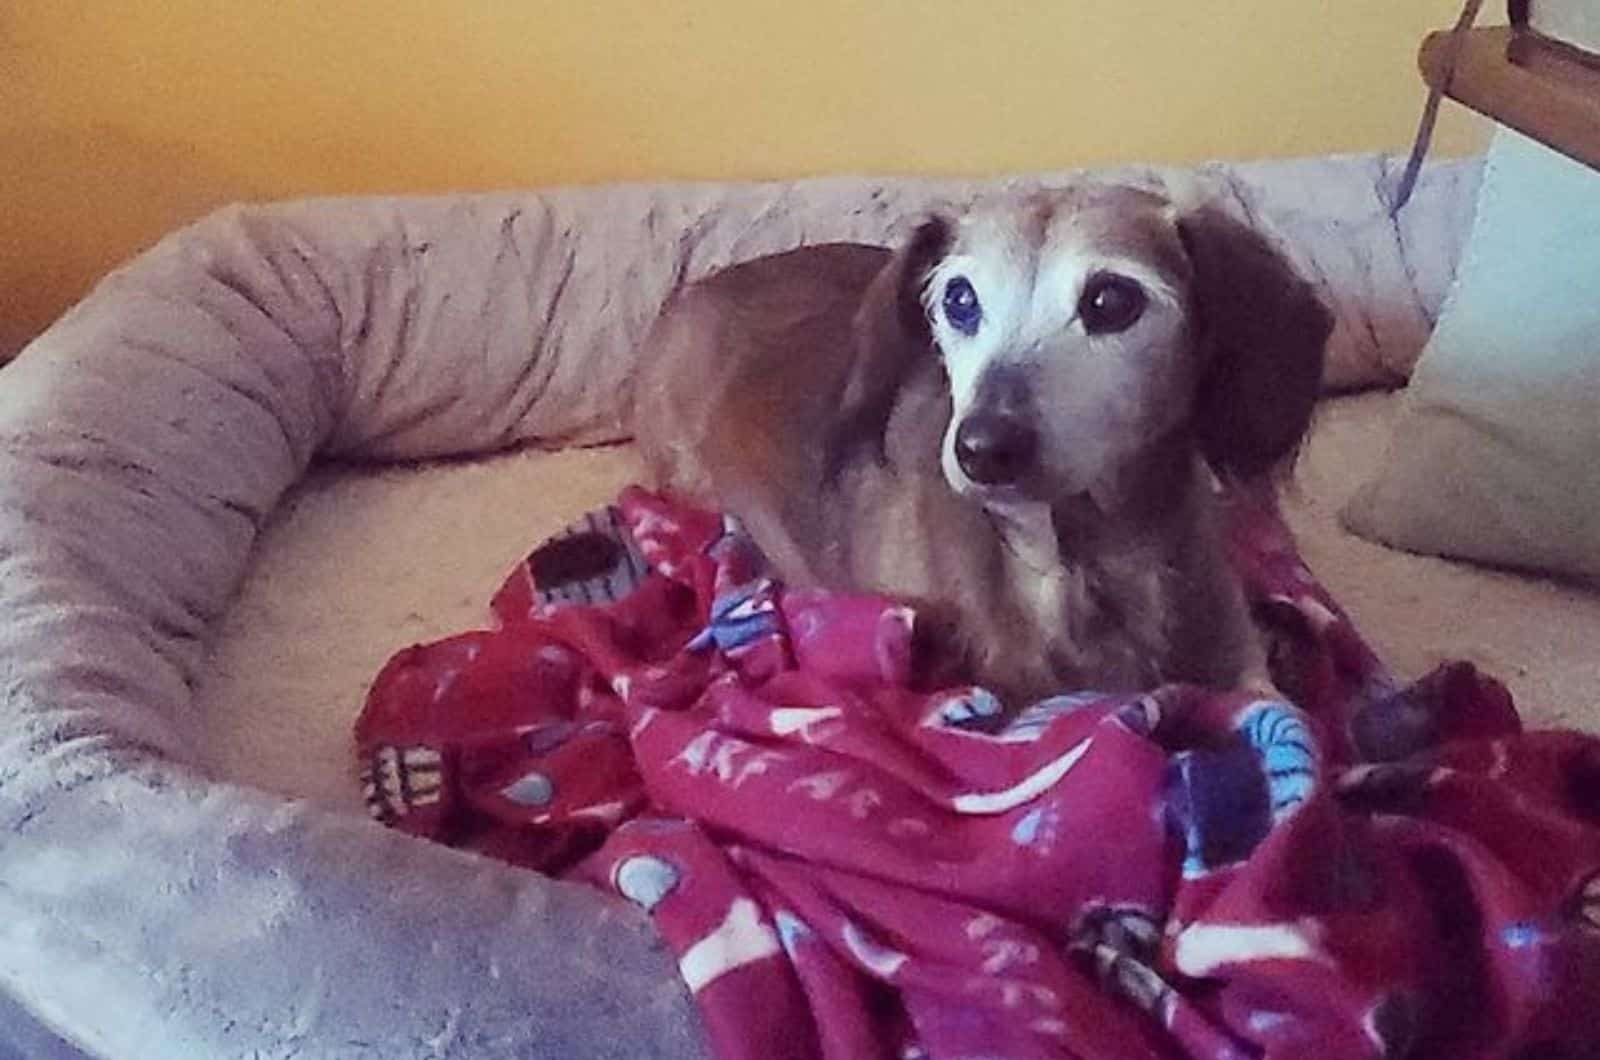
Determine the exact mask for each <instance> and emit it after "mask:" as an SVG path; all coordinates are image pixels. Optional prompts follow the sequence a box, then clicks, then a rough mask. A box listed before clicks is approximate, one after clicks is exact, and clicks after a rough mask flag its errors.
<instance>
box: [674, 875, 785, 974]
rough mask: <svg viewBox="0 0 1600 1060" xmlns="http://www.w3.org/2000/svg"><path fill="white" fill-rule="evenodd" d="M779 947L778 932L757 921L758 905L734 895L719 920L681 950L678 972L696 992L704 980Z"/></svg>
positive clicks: (750, 961)
mask: <svg viewBox="0 0 1600 1060" xmlns="http://www.w3.org/2000/svg"><path fill="white" fill-rule="evenodd" d="M780 948H781V946H780V943H779V942H778V936H777V935H776V934H775V933H774V932H773V931H772V929H771V928H769V927H767V925H765V924H763V923H762V922H761V907H760V906H758V905H756V903H755V902H753V901H751V900H750V899H748V898H736V899H734V901H733V904H732V905H730V906H729V907H728V915H727V917H725V918H724V919H723V921H722V924H721V925H720V926H718V927H717V928H716V930H714V931H712V932H711V934H709V935H707V936H706V937H705V938H703V939H701V940H700V941H699V942H696V943H695V944H694V945H693V946H690V947H689V948H688V949H687V950H685V951H684V953H683V957H682V958H680V959H679V961H678V972H679V974H680V975H682V976H683V981H684V983H685V984H687V985H688V987H689V990H690V992H691V993H696V994H698V993H699V992H700V990H701V989H702V988H703V987H705V986H706V984H708V983H711V982H713V981H715V980H716V979H718V978H720V977H721V976H723V975H725V974H726V973H728V972H731V971H733V970H734V969H735V968H740V967H743V966H744V965H746V964H751V963H753V962H755V961H759V960H761V959H762V958H763V957H770V956H772V955H773V954H775V953H777V952H778V950H779V949H780Z"/></svg>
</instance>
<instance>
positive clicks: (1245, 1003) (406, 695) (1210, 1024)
mask: <svg viewBox="0 0 1600 1060" xmlns="http://www.w3.org/2000/svg"><path fill="white" fill-rule="evenodd" d="M1228 510H1229V513H1230V518H1231V534H1232V541H1233V559H1234V562H1235V564H1236V565H1237V568H1238V570H1239V572H1240V575H1241V577H1242V578H1243V580H1244V583H1245V585H1246V588H1247V591H1248V594H1249V596H1250V598H1251V601H1252V604H1253V606H1254V608H1255V612H1256V614H1257V616H1258V618H1259V620H1260V622H1261V623H1262V626H1263V629H1264V630H1265V632H1266V634H1267V635H1268V638H1269V643H1270V644H1271V646H1272V652H1271V656H1272V665H1273V671H1274V673H1273V676H1274V679H1275V681H1276V682H1277V683H1278V686H1279V688H1280V689H1281V690H1283V691H1284V692H1285V693H1286V694H1287V696H1288V697H1289V698H1290V699H1292V700H1293V701H1294V702H1293V704H1291V703H1290V702H1287V701H1278V700H1272V699H1263V698H1260V697H1259V696H1252V695H1249V694H1246V693H1243V692H1233V693H1222V692H1217V691H1213V690H1206V689H1200V688H1194V687H1188V686H1170V687H1164V688H1161V689H1158V690H1156V691H1154V692H1152V693H1150V694H1147V695H1141V696H1127V695H1108V694H1101V693H1097V692H1093V691H1071V692H1067V693H1064V694H1062V695H1058V696H1054V697H1051V698H1048V699H1045V700H1043V701H1040V702H1037V703H1032V704H1026V705H1021V704H1002V703H1000V702H999V701H998V700H997V699H996V698H995V696H993V695H992V694H990V693H989V692H988V691H986V690H984V689H982V688H979V687H975V686H971V685H960V684H949V683H945V682H943V681H941V680H938V679H936V678H935V674H937V673H939V671H937V670H933V669H930V660H928V659H926V658H924V657H923V655H922V654H921V653H920V652H919V651H918V650H916V637H915V632H916V621H917V616H916V614H915V612H914V611H913V610H912V609H910V608H908V607H905V606H902V605H901V604H899V603H897V602H895V601H892V600H886V599H882V598H878V597H873V596H868V595H847V594H838V593H827V592H821V591H804V592H802V591H789V590H787V589H785V588H784V587H783V585H782V584H781V583H779V582H777V581H776V580H774V579H773V578H771V577H770V576H769V575H768V572H767V571H766V568H765V564H764V561H763V559H762V557H761V556H760V554H759V552H758V550H757V549H756V548H755V547H754V546H753V544H752V543H751V542H750V540H749V539H748V538H747V537H746V536H745V535H744V534H743V532H742V530H741V528H740V527H739V525H738V524H737V522H736V521H735V520H733V519H731V518H729V517H725V516H721V515H718V514H716V513H711V512H704V511H699V510H695V509H692V508H688V507H685V506H683V505H680V504H677V503H675V502H673V501H672V500H670V499H668V498H664V497H660V496H657V495H654V494H651V493H648V492H645V491H643V490H639V489H630V490H628V491H625V492H624V493H623V494H622V495H621V497H620V498H619V499H618V501H617V503H616V504H615V505H614V506H612V507H611V508H608V509H605V510H603V511H600V512H596V513H593V514H591V515H589V516H588V517H586V518H585V519H584V520H582V521H581V522H579V523H577V524H574V526H573V527H571V528H570V529H569V530H568V531H566V532H565V533H564V534H563V535H561V536H559V537H558V538H556V539H554V540H552V541H550V542H547V543H546V544H544V545H542V546H540V547H539V548H537V549H535V550H534V552H533V553H532V554H531V555H530V556H529V557H528V559H527V560H526V561H525V562H523V563H522V564H520V565H519V566H518V567H517V568H516V570H514V571H513V572H512V573H511V575H510V577H509V578H508V579H507V580H506V582H505V583H504V584H503V585H502V586H501V587H500V589H499V591H498V592H497V593H496V594H495V596H494V598H493V601H492V604H491V609H492V612H493V614H494V616H495V619H496V625H495V627H494V628H492V629H487V630H481V631H476V632H469V633H463V634H461V635H459V636H456V637H452V638H449V639H447V640H444V641H440V642H437V643H434V644H428V645H421V646H416V647H411V648H408V649H406V650H404V651H401V652H400V653H398V654H397V655H396V656H395V657H394V658H393V659H392V660H391V661H390V662H389V663H388V664H387V665H386V666H385V667H384V669H383V670H382V672H381V673H380V674H379V675H378V676H377V679H376V680H375V682H374V684H373V686H372V690H371V693H370V696H369V699H368V701H367V704H366V707H365V709H364V711H363V712H362V714H361V717H360V718H359V720H358V722H357V729H356V736H357V744H358V749H359V754H360V756H361V761H362V763H363V778H364V783H365V794H366V798H367V801H368V805H369V807H370V808H371V810H372V812H373V813H374V815H375V816H377V817H378V818H379V819H380V820H383V821H385V822H386V823H389V824H391V825H393V826H394V827H396V828H399V829H402V830H404V831H407V832H410V833H413V834H416V835H421V836H425V837H428V838H432V839H436V840H440V841H443V842H448V843H451V844H454V845H457V846H462V847H465V848H468V849H472V850H476V851H479V852H481V853H484V854H487V855H489V856H492V857H497V858H501V859H504V860H506V861H510V862H513V863H516V864H519V865H523V866H527V867H530V868H534V869H537V870H539V871H542V872H546V873H550V874H553V875H562V876H566V877H568V878H571V879H576V880H582V881H587V882H589V883H592V884H593V885H595V886H597V887H600V888H603V889H606V890H609V891H612V892H614V893H616V894H618V895H620V896H621V897H623V898H625V899H627V900H628V901H630V902H633V903H634V904H636V905H638V906H639V907H641V908H643V909H645V910H647V911H648V912H649V913H650V914H651V916H652V917H653V919H654V921H655V923H656V925H657V927H658V929H659V930H660V932H661V934H662V936H663V938H665V939H666V941H667V942H668V944H669V945H670V946H671V947H672V949H673V951H674V952H675V953H676V955H677V958H678V968H679V972H680V974H681V976H682V978H683V980H684V982H685V983H686V984H687V986H688V987H689V989H690V990H691V991H692V992H693V994H694V996H695V998H696V1000H697V1002H698V1004H699V1007H700V1011H701V1014H702V1016H703V1019H704V1022H705V1025H706V1028H707V1030H708V1033H709V1036H710V1038H711V1040H712V1042H713V1043H714V1045H715V1047H716V1049H717V1052H718V1053H719V1054H720V1055H722V1056H724V1057H729V1058H735V1057H741V1058H742V1057H748V1058H752V1060H754V1058H758V1057H759V1058H762V1060H766V1058H770V1057H787V1056H793V1057H811V1056H824V1057H830V1058H833V1057H836V1058H857V1057H871V1056H882V1057H897V1058H899V1057H904V1058H912V1057H929V1058H940V1057H968V1056H978V1055H982V1056H1004V1057H1019V1058H1031V1057H1039V1058H1044V1057H1082V1058H1098V1057H1110V1056H1115V1057H1121V1058H1141V1057H1147V1058H1152V1060H1153V1058H1158V1057H1203V1058H1208V1060H1223V1058H1234V1057H1241V1058H1242V1057H1268V1058H1287V1057H1295V1058H1296V1060H1298V1058H1299V1056H1300V1054H1301V1053H1303V1051H1304V1050H1306V1049H1307V1048H1309V1047H1315V1048H1316V1049H1317V1050H1318V1055H1320V1056H1324V1057H1331V1058H1332V1057H1337V1058H1343V1057H1351V1058H1355V1057H1403V1056H1410V1057H1436V1056H1452V1057H1461V1058H1470V1057H1513V1056H1521V1055H1528V1056H1532V1055H1540V1056H1550V1055H1561V1056H1565V1055H1579V1053H1578V1050H1582V1049H1594V1048H1596V1047H1600V1020H1596V1019H1595V1018H1594V1016H1593V1013H1592V1007H1593V998H1595V997H1597V996H1600V740H1596V739H1594V738H1591V737H1586V736H1582V735H1579V734H1576V733H1564V732H1546V733H1524V732H1523V731H1522V729H1521V725H1520V723H1519V721H1518V719H1517V715H1516V712H1515V709H1514V707H1513V705H1512V703H1511V701H1510V697H1509V696H1508V695H1507V693H1506V692H1505V690H1504V688H1503V687H1501V686H1500V685H1499V684H1498V683H1497V682H1495V681H1494V680H1493V679H1491V678H1489V677H1487V676H1485V675H1482V674H1480V673H1478V672H1477V671H1476V670H1475V669H1474V668H1472V667H1471V666H1470V665H1468V664H1464V663H1457V664H1450V665H1447V666H1444V667H1441V668H1440V669H1439V670H1438V671H1436V672H1435V673H1434V674H1432V675H1430V676H1428V677H1426V678H1424V679H1423V680H1422V681H1420V682H1418V683H1416V684H1413V685H1410V686H1402V685H1401V684H1400V683H1399V682H1397V681H1396V680H1395V679H1394V678H1393V677H1392V676H1391V675H1390V674H1389V673H1388V672H1387V671H1386V670H1385V669H1384V667H1383V666H1382V664H1381V663H1380V661H1379V660H1378V659H1377V657H1376V656H1375V655H1374V653H1373V652H1372V651H1371V650H1370V649H1369V648H1368V647H1367V645H1366V644H1365V643H1364V642H1363V641H1362V640H1361V638H1360V636H1359V634H1358V633H1357V632H1356V630H1355V627H1354V626H1353V624H1352V623H1351V622H1350V619H1349V617H1348V616H1347V615H1345V614H1344V613H1343V612H1342V611H1341V610H1340V609H1339V607H1338V605H1337V603H1336V602H1335V601H1334V600H1333V599H1332V598H1331V597H1330V596H1329V594H1328V593H1327V592H1326V591H1325V590H1324V589H1323V588H1322V587H1321V586H1320V585H1319V584H1318V583H1317V582H1316V580H1315V578H1314V577H1313V576H1312V575H1311V573H1310V572H1309V571H1308V570H1307V569H1306V568H1305V566H1304V565H1303V564H1302V563H1301V561H1300V559H1299V556H1298V554H1297V552H1296V550H1295V547H1294V543H1293V541H1292V539H1291V538H1290V535H1289V533H1288V531H1287V529H1286V528H1285V527H1284V525H1283V523H1282V521H1281V520H1280V519H1279V517H1278V513H1277V509H1276V506H1275V504H1274V503H1273V502H1272V500H1271V499H1270V498H1267V497H1262V496H1252V495H1245V494H1239V495H1236V496H1233V497H1231V498H1230V500H1229V507H1228ZM932 662H937V660H933V661H932ZM1535 1049H1543V1050H1546V1051H1545V1052H1539V1053H1537V1054H1535V1053H1534V1052H1533V1051H1532V1050H1535ZM1563 1050H1566V1051H1563ZM1582 1055H1591V1054H1589V1053H1587V1052H1585V1053H1582Z"/></svg>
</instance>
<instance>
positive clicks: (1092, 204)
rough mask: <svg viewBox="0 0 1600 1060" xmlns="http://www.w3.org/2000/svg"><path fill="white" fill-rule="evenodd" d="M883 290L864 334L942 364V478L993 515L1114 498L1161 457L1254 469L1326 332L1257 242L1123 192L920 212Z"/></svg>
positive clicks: (1274, 442) (1299, 429)
mask: <svg viewBox="0 0 1600 1060" xmlns="http://www.w3.org/2000/svg"><path fill="white" fill-rule="evenodd" d="M879 286H880V287H881V288H883V290H882V291H881V292H880V293H881V294H882V295H885V296H887V295H889V294H890V293H891V290H892V292H893V297H892V298H890V297H883V298H881V299H880V303H879V304H880V306H881V309H882V312H880V315H879V317H878V319H879V320H880V322H881V323H880V326H881V327H885V328H891V327H892V328H898V329H903V330H904V331H905V332H907V334H906V335H905V336H903V337H902V338H901V339H900V346H901V348H907V347H920V348H923V349H928V348H932V349H933V350H935V351H936V352H937V355H938V356H939V357H940V358H941V359H942V362H943V365H944V368H945V372H946V375H947V377H948V381H949V389H950V397H951V418H950V422H949V424H948V425H947V426H946V428H945V430H944V434H943V441H942V453H941V460H940V462H941V466H942V469H943V471H944V475H945V477H946V478H947V479H948V481H949V483H950V485H951V486H952V487H953V488H954V489H955V490H956V491H957V492H959V493H962V494H964V495H967V496H969V497H972V498H973V499H974V500H977V501H979V502H980V503H983V504H986V505H990V506H995V507H1003V506H1004V505H1006V504H1007V503H1014V502H1021V501H1044V502H1049V503H1055V502H1057V501H1060V500H1063V499H1067V498H1072V497H1080V496H1082V497H1089V498H1092V499H1094V500H1095V501H1097V502H1099V504H1100V505H1101V506H1102V507H1104V506H1107V505H1111V504H1115V503H1116V502H1117V498H1118V496H1119V494H1120V492H1121V490H1122V489H1123V488H1124V486H1125V484H1126V482H1127V480H1128V479H1129V478H1130V476H1136V475H1138V474H1139V473H1140V469H1141V466H1142V465H1144V464H1146V463H1148V461H1149V460H1150V459H1152V458H1153V457H1154V455H1155V454H1157V453H1158V452H1160V453H1167V454H1170V453H1171V452H1173V451H1174V449H1175V448H1176V449H1186V451H1189V452H1192V451H1195V450H1198V451H1199V452H1200V453H1201V454H1202V455H1203V456H1204V457H1205V458H1206V459H1207V460H1208V461H1209V462H1210V464H1211V466H1212V467H1213V469H1214V470H1215V471H1216V472H1217V473H1218V474H1220V475H1225V476H1254V475H1258V474H1261V473H1263V472H1265V471H1267V470H1269V469H1270V468H1272V467H1273V466H1275V465H1276V464H1278V463H1280V462H1281V461H1283V460H1284V458H1286V457H1287V456H1288V455H1289V454H1291V453H1292V452H1293V451H1294V450H1295V448H1296V447H1297V446H1298V444H1299V442H1300V440H1301V438H1302V437H1303V435H1304V433H1305V431H1306V429H1307V427H1308V426H1309V423H1310V417H1311V412H1312V406H1313V404H1314V403H1315V400H1316V396H1317V392H1318V386H1319V383H1320V379H1321V375H1322V364H1323V349H1324V345H1325V343H1326V340H1327V337H1328V333H1329V331H1330V329H1331V327H1332V320H1331V317H1330V316H1329V314H1328V312H1327V310H1326V309H1325V308H1324V307H1323V305H1322V304H1321V303H1320V302H1319V301H1318V299H1317V298H1316V296H1315V294H1314V293H1313V291H1312V289H1311V287H1310V286H1309V285H1308V284H1307V283H1305V282H1304V281H1303V280H1302V279H1301V278H1300V277H1299V276H1297V275H1296V274H1295V273H1294V271H1293V270H1292V268H1291V267H1290V266H1289V264H1288V263H1287V262H1286V261H1285V260H1284V259H1283V257H1282V256H1281V255H1280V254H1278V253H1277V252H1276V251H1275V250H1274V249H1273V248H1272V247H1271V246H1270V245H1269V244H1268V243H1267V242H1266V241H1265V240H1264V239H1263V238H1262V237H1261V236H1260V235H1258V234H1256V233H1255V232H1253V231H1252V230H1251V229H1249V228H1248V227H1246V226H1244V225H1242V224H1239V223H1238V222H1236V221H1234V220H1232V219H1231V218H1229V217H1228V216H1227V215H1226V214H1224V213H1222V212H1221V211H1219V210H1216V209H1213V208H1205V209H1200V210H1196V211H1192V212H1189V213H1180V212H1179V211H1178V210H1177V209H1176V208H1175V207H1174V206H1173V205H1172V204H1170V203H1169V202H1168V201H1167V200H1166V199H1164V198H1162V197H1160V196H1157V195H1154V194H1151V193H1148V192H1144V191H1140V190H1136V189H1132V188H1127V187H1115V186H1087V187H1079V188H1074V189H1071V190H1068V191H1064V192H1058V193H1053V194H1051V195H1048V196H1042V197H1039V198H1037V199H1035V200H1032V201H1028V202H1025V203H1011V204H1008V205H1004V206H997V207H992V208H984V209H977V210H974V211H972V212H970V213H968V214H966V215H965V216H962V217H960V218H942V217H935V218H933V219H932V220H930V221H928V222H926V223H925V224H923V225H922V226H921V227H920V228H919V229H918V230H917V232H916V234H915V236H914V237H913V238H912V240H911V241H910V243H909V245H908V246H907V247H906V248H905V249H904V250H902V252H901V253H900V254H899V255H897V257H896V259H895V261H894V262H893V263H891V264H890V265H889V266H888V269H887V270H886V273H885V275H884V276H881V277H880V284H879ZM885 302H887V303H891V305H883V303H885ZM891 306H892V308H891ZM880 348H881V346H880Z"/></svg>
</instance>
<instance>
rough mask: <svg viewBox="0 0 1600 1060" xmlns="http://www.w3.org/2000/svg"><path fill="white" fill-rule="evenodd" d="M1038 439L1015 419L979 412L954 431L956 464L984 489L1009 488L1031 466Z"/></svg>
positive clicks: (1003, 415)
mask: <svg viewBox="0 0 1600 1060" xmlns="http://www.w3.org/2000/svg"><path fill="white" fill-rule="evenodd" d="M1038 452H1039V436H1038V435H1037V434H1035V433H1034V430H1033V428H1032V427H1030V426H1028V424H1026V423H1024V422H1023V421H1022V420H1020V419H1018V418H1017V417H1016V416H1013V415H1007V414H1006V413H1002V412H978V413H974V414H973V415H971V416H968V417H967V418H966V419H964V420H962V421H961V426H960V427H957V428H956V463H958V464H960V465H961V470H962V472H964V473H965V474H966V476H967V477H968V478H970V479H971V480H972V481H974V482H976V483H978V484H979V485H983V486H1004V485H1009V484H1010V483H1013V482H1015V481H1017V479H1019V478H1021V477H1022V475H1023V474H1024V473H1025V472H1026V471H1027V470H1028V469H1029V468H1031V467H1032V466H1033V458H1034V457H1035V456H1037V455H1038Z"/></svg>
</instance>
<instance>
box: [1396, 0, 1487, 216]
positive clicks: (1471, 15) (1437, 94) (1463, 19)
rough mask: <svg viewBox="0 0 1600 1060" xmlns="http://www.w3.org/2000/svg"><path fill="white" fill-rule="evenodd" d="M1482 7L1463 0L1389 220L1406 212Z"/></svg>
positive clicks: (1476, 1)
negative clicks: (1440, 112) (1457, 65)
mask: <svg viewBox="0 0 1600 1060" xmlns="http://www.w3.org/2000/svg"><path fill="white" fill-rule="evenodd" d="M1482 7H1483V0H1466V3H1465V4H1464V5H1463V6H1462V8H1461V15H1460V16H1459V17H1458V18H1457V19H1456V24H1455V26H1454V28H1452V29H1451V30H1450V40H1449V44H1448V47H1447V49H1446V51H1445V57H1444V76H1443V77H1440V78H1437V79H1436V80H1435V82H1434V84H1433V85H1432V86H1431V87H1430V88H1429V89H1428V102H1427V103H1425V104H1423V107H1422V120H1421V121H1419V122H1418V123H1417V135H1416V137H1415V138H1414V139H1413V140H1412V141H1411V157H1410V158H1408V159H1406V168H1405V171H1404V172H1402V173H1401V174H1400V181H1399V183H1398V184H1396V185H1395V189H1394V193H1393V195H1391V196H1390V198H1389V216H1390V217H1395V216H1397V215H1398V214H1399V213H1400V211H1401V210H1402V209H1404V208H1405V205H1406V203H1407V202H1409V201H1410V199H1411V193H1412V191H1414V190H1415V189H1416V186H1417V176H1418V175H1419V174H1420V173H1421V172H1422V160H1423V159H1424V158H1426V157H1427V155H1428V145H1429V144H1430V143H1432V142H1433V126H1434V123H1435V122H1437V121H1438V120H1439V104H1440V102H1442V101H1443V99H1444V90H1445V89H1446V88H1447V87H1449V85H1450V82H1451V81H1452V80H1453V79H1454V78H1455V76H1456V62H1457V61H1458V60H1459V59H1460V58H1461V46H1462V45H1463V44H1465V43H1466V40H1467V30H1469V29H1471V28H1472V24H1473V23H1474V22H1475V21H1477V18H1478V11H1479V10H1480V9H1482Z"/></svg>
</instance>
